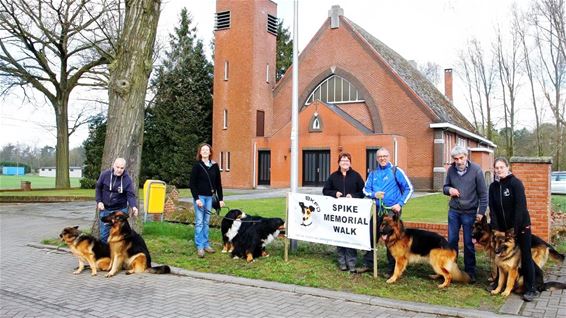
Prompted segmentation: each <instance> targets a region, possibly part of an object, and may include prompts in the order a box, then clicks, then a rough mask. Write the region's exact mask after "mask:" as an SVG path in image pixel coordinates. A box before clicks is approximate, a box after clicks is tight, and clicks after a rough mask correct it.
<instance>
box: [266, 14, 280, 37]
mask: <svg viewBox="0 0 566 318" xmlns="http://www.w3.org/2000/svg"><path fill="white" fill-rule="evenodd" d="M277 24H278V21H277V17H275V16H272V15H271V14H268V15H267V32H269V33H271V34H273V35H275V36H277Z"/></svg>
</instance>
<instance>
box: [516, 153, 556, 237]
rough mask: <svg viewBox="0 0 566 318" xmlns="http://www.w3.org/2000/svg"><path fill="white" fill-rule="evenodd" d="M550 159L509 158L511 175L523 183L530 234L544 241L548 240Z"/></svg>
mask: <svg viewBox="0 0 566 318" xmlns="http://www.w3.org/2000/svg"><path fill="white" fill-rule="evenodd" d="M551 167H552V160H551V159H550V158H546V157H544V158H524V157H513V158H511V170H512V171H513V174H514V175H515V176H516V177H518V178H519V179H521V181H523V185H524V186H525V193H526V195H527V208H528V209H529V214H530V216H531V225H532V232H533V234H536V235H538V236H540V237H541V238H542V239H544V240H547V241H548V240H549V239H550V171H551Z"/></svg>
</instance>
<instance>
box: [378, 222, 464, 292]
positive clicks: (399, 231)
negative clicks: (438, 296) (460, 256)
mask: <svg viewBox="0 0 566 318" xmlns="http://www.w3.org/2000/svg"><path fill="white" fill-rule="evenodd" d="M379 230H380V232H381V238H382V239H383V241H384V242H385V246H386V247H387V249H388V250H389V252H390V253H391V255H392V256H393V257H394V258H395V270H394V271H393V275H392V276H391V277H390V278H389V279H388V280H387V283H389V284H391V283H394V282H395V281H397V280H398V279H399V278H400V277H401V275H402V274H403V272H404V271H405V269H406V268H407V265H408V264H409V263H416V262H428V263H429V264H430V265H431V266H432V269H433V270H434V271H435V272H436V273H437V274H438V275H440V276H442V277H443V278H444V282H443V283H442V284H440V285H438V288H444V287H448V286H450V283H451V282H452V280H454V281H459V282H464V283H468V282H469V281H470V277H469V276H468V274H466V273H465V272H462V271H460V269H459V268H458V264H457V263H456V256H457V255H456V251H455V250H453V249H452V248H450V247H449V246H448V241H447V240H446V239H445V238H444V237H442V236H441V235H439V234H437V233H434V232H429V231H424V230H419V229H406V228H405V227H404V226H403V221H401V220H400V219H399V216H397V215H394V216H393V217H390V216H385V217H384V218H383V223H382V224H381V227H380V229H379ZM431 277H432V276H431Z"/></svg>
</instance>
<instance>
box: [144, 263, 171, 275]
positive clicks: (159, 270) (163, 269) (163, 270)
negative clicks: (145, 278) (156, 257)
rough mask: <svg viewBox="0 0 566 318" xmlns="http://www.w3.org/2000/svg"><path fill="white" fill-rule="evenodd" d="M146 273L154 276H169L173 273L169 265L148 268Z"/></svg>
mask: <svg viewBox="0 0 566 318" xmlns="http://www.w3.org/2000/svg"><path fill="white" fill-rule="evenodd" d="M146 272H148V273H152V274H169V273H171V268H170V267H169V266H167V265H161V266H153V267H150V268H148V269H147V270H146Z"/></svg>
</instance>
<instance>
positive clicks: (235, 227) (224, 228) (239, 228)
mask: <svg viewBox="0 0 566 318" xmlns="http://www.w3.org/2000/svg"><path fill="white" fill-rule="evenodd" d="M261 219H263V218H262V217H260V216H248V215H247V214H246V213H244V212H243V211H241V210H238V209H233V210H230V211H228V213H226V215H225V216H224V218H222V222H221V223H220V231H221V233H222V242H223V247H222V253H231V252H232V251H233V250H234V242H237V241H238V240H239V237H240V235H239V234H240V233H244V232H245V231H247V230H248V229H249V228H250V227H252V226H254V224H256V223H258V222H259V221H260V220H261Z"/></svg>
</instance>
